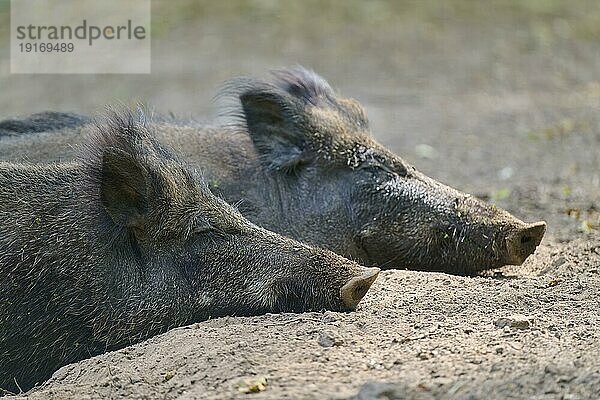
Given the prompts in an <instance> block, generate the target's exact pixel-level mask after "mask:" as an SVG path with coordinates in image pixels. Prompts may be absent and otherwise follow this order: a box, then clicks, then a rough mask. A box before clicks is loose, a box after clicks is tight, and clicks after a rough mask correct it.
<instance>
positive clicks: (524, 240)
mask: <svg viewBox="0 0 600 400" xmlns="http://www.w3.org/2000/svg"><path fill="white" fill-rule="evenodd" d="M532 241H533V238H532V237H531V236H527V235H525V236H522V237H521V244H522V245H526V244H528V243H530V242H532Z"/></svg>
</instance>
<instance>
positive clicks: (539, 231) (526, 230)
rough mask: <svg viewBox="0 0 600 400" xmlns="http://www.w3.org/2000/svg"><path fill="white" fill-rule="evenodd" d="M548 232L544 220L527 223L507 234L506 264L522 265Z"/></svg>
mask: <svg viewBox="0 0 600 400" xmlns="http://www.w3.org/2000/svg"><path fill="white" fill-rule="evenodd" d="M545 232H546V223H545V222H543V221H540V222H535V223H533V224H529V225H526V226H525V227H523V228H521V229H519V230H516V231H514V232H511V233H509V234H508V235H507V236H506V259H505V260H504V261H505V263H506V264H511V265H521V264H523V262H524V261H525V259H527V257H529V256H530V255H531V254H533V252H534V251H535V249H536V247H537V246H538V245H539V244H540V242H541V241H542V238H543V237H544V233H545Z"/></svg>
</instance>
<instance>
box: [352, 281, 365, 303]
mask: <svg viewBox="0 0 600 400" xmlns="http://www.w3.org/2000/svg"><path fill="white" fill-rule="evenodd" d="M368 290H369V286H367V285H360V286H358V287H357V288H356V289H355V290H354V293H352V298H353V299H354V300H356V301H359V300H360V299H362V298H363V297H365V294H367V291H368Z"/></svg>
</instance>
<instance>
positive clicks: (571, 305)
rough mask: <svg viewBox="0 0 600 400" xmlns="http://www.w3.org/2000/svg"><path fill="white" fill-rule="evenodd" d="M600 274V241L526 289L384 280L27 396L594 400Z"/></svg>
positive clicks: (228, 321) (58, 377)
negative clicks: (350, 299) (359, 294)
mask: <svg viewBox="0 0 600 400" xmlns="http://www.w3.org/2000/svg"><path fill="white" fill-rule="evenodd" d="M599 268H600V238H599V237H598V235H596V236H594V237H589V238H587V240H576V241H573V242H570V243H563V244H556V243H551V244H546V245H544V246H542V247H541V248H540V249H539V250H538V254H537V255H536V256H535V257H534V258H532V259H531V260H528V261H527V263H526V265H525V269H527V270H528V271H529V272H530V276H528V277H525V278H523V277H515V276H511V275H510V271H505V274H499V273H496V274H495V276H492V277H477V278H468V277H455V276H449V275H445V274H437V273H422V272H410V271H386V272H383V273H382V275H381V276H380V278H379V279H378V281H377V282H376V284H375V285H374V287H373V289H372V291H371V293H370V294H369V295H368V296H367V297H366V298H365V301H364V302H363V304H362V306H361V307H360V310H359V311H358V312H355V313H347V314H344V313H332V312H325V313H308V314H281V315H264V316H259V317H251V318H239V317H227V318H219V319H215V320H210V321H205V322H201V323H198V324H195V325H193V326H188V327H184V328H179V329H175V330H172V331H170V332H168V333H166V334H164V335H161V336H157V337H155V338H152V339H150V340H148V341H146V342H143V343H140V344H137V345H134V346H131V347H128V348H125V349H122V350H120V351H116V352H112V353H107V354H104V355H101V356H98V357H94V358H91V359H88V360H84V361H82V362H79V363H77V364H73V365H69V366H66V367H64V368H62V369H60V370H59V371H58V372H56V373H55V374H54V376H53V378H52V379H51V380H50V381H48V382H47V383H46V384H44V385H43V386H42V387H40V388H38V389H37V390H34V391H33V392H31V393H29V394H28V398H30V399H65V398H73V399H75V398H77V399H107V398H120V397H123V398H128V399H145V398H165V399H172V398H178V397H179V396H183V397H185V398H207V399H225V398H227V399H229V398H248V397H249V396H250V394H247V393H245V392H252V391H257V392H258V393H256V394H252V398H256V399H282V398H315V399H324V398H331V399H351V398H352V399H354V398H356V399H372V398H382V399H388V398H389V399H400V398H403V399H404V398H414V399H427V398H432V397H435V398H439V397H443V398H452V399H455V398H456V399H459V398H475V399H476V398H484V397H488V398H490V397H491V398H523V397H528V398H532V397H535V398H541V399H545V398H548V399H553V398H571V399H577V398H581V399H587V398H594V397H597V395H598V394H600V355H599V354H598V352H597V347H598V343H600V328H599V327H600V315H599V314H598V310H599V306H600V298H599V297H598V288H599V287H600V272H599ZM499 272H501V271H499ZM386 382H392V383H393V384H388V383H386ZM357 393H358V394H357ZM378 396H379V397H378ZM386 396H387V397H386Z"/></svg>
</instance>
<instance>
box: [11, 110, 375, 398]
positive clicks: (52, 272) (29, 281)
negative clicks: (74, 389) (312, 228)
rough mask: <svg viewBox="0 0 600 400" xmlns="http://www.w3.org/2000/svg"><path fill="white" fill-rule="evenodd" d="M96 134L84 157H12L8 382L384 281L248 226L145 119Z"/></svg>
mask: <svg viewBox="0 0 600 400" xmlns="http://www.w3.org/2000/svg"><path fill="white" fill-rule="evenodd" d="M94 129H95V130H96V131H97V132H95V133H94V134H93V141H92V142H91V143H89V144H87V145H86V149H85V150H84V151H83V153H82V155H81V156H79V157H78V158H77V159H76V160H75V161H74V162H69V163H54V164H48V165H41V164H17V163H11V162H0V276H2V291H1V293H2V295H1V297H0V332H1V334H0V366H2V367H1V368H0V388H2V389H5V390H9V391H11V392H18V391H19V389H23V390H27V389H29V388H31V387H32V386H33V385H34V384H35V383H36V382H40V381H42V380H44V379H46V378H48V377H49V376H50V374H51V373H52V372H53V371H54V370H56V369H57V368H59V367H60V366H62V365H65V364H67V363H70V362H74V361H78V360H80V359H82V358H86V357H89V356H91V355H95V354H99V353H102V352H105V351H107V350H111V349H117V348H120V347H123V346H126V345H129V344H131V343H135V342H138V341H140V340H143V339H145V338H148V337H150V336H153V335H156V334H159V333H162V332H165V331H167V330H168V329H170V328H172V327H176V326H182V325H186V324H190V323H192V322H196V321H200V320H203V319H206V318H209V317H216V316H221V315H253V314H260V313H265V312H281V311H286V312H301V311H306V310H322V309H330V310H337V311H346V310H352V309H354V308H355V307H356V305H357V304H358V302H359V301H360V299H361V298H362V297H363V296H364V294H365V293H366V291H367V290H368V288H369V286H370V285H371V284H372V282H373V281H374V280H375V278H376V276H377V272H378V270H377V269H376V268H371V269H367V268H364V267H360V266H359V265H357V264H356V263H354V262H352V261H349V260H347V259H344V258H342V257H341V256H338V255H336V254H334V253H332V252H330V251H327V250H321V249H318V248H313V247H311V246H308V245H305V244H302V243H299V242H296V241H294V240H292V239H288V238H285V237H282V236H280V235H278V234H276V233H273V232H270V231H267V230H265V229H263V228H259V227H257V226H256V225H254V224H252V223H251V222H249V221H248V220H246V219H245V218H244V217H242V216H241V214H240V213H239V212H238V211H237V210H235V209H234V208H233V207H231V206H230V205H228V204H227V203H225V202H224V201H223V200H221V199H219V198H217V197H215V196H214V195H213V194H212V193H211V192H210V191H209V189H208V187H207V186H206V184H205V183H204V181H203V180H202V179H201V177H200V176H199V174H198V172H197V171H196V170H195V169H193V168H190V167H188V166H187V165H186V164H184V163H182V162H181V161H180V160H178V159H177V158H176V157H175V156H173V155H172V154H171V153H170V152H169V151H167V150H165V149H164V148H163V147H161V146H160V145H159V144H158V142H156V140H155V139H154V138H153V137H152V135H151V134H150V133H149V131H148V129H146V128H145V127H144V126H143V125H142V124H141V123H139V122H137V121H136V120H135V119H134V118H133V117H132V116H130V115H127V116H124V117H123V116H118V115H113V116H112V117H111V118H110V119H109V120H107V121H106V123H104V124H103V125H100V126H99V127H98V128H94ZM1 392H2V391H1V390H0V393H1Z"/></svg>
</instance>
